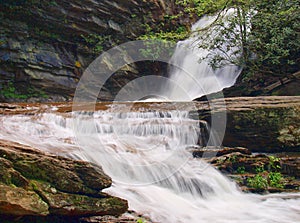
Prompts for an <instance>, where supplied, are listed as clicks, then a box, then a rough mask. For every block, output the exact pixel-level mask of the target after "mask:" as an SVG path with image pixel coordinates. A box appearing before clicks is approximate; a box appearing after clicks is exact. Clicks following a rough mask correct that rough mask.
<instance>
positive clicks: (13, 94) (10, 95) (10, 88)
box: [0, 81, 48, 99]
mask: <svg viewBox="0 0 300 223" xmlns="http://www.w3.org/2000/svg"><path fill="white" fill-rule="evenodd" d="M26 90H27V92H26V94H24V93H20V92H18V91H17V89H16V87H15V86H14V84H13V82H11V81H10V82H8V83H6V84H5V85H2V86H0V95H2V96H3V97H4V98H6V99H28V98H31V97H42V98H48V95H47V94H46V93H45V92H44V91H42V90H39V89H36V88H33V87H29V88H28V89H26Z"/></svg>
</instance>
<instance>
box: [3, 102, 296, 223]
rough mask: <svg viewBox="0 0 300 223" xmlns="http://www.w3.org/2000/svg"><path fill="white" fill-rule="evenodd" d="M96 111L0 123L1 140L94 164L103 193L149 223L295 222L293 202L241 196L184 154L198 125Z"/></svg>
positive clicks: (182, 115) (169, 115)
mask: <svg viewBox="0 0 300 223" xmlns="http://www.w3.org/2000/svg"><path fill="white" fill-rule="evenodd" d="M121 110H122V109H120V111H115V110H114V111H110V110H105V111H104V110H103V111H96V112H80V113H79V112H78V113H74V114H73V116H70V114H59V113H56V112H46V113H41V114H36V115H34V116H25V115H11V116H2V117H0V122H1V125H0V126H1V131H0V138H1V139H9V140H12V141H17V142H20V143H24V144H28V145H31V146H38V147H39V148H41V149H43V150H44V151H47V152H51V153H56V154H58V155H64V156H67V157H71V158H75V159H80V160H87V161H91V162H94V163H96V164H99V165H101V166H102V167H103V169H104V171H105V172H106V173H107V174H108V175H110V176H111V177H112V179H113V186H112V187H111V188H109V189H106V192H108V193H110V194H112V195H116V196H119V197H121V198H125V199H127V200H128V202H129V208H130V209H132V210H135V211H137V212H139V213H143V214H144V215H145V216H149V217H150V218H151V219H152V220H153V221H154V222H170V223H174V222H193V223H198V222H270V223H271V222H281V223H282V222H286V223H291V222H297V219H298V220H299V219H300V207H299V201H300V196H299V194H297V193H296V194H284V193H282V194H272V195H255V194H245V193H242V192H241V191H240V190H239V189H238V188H237V186H236V185H235V183H233V182H232V181H230V180H229V179H227V178H226V177H225V176H223V175H222V174H221V173H220V172H219V171H217V170H216V169H214V168H213V167H212V166H210V165H209V164H208V163H206V162H205V161H203V160H201V159H194V158H192V156H191V154H190V153H189V152H188V151H187V148H188V147H190V146H196V145H197V144H198V143H199V139H198V137H199V134H201V132H202V131H201V130H200V129H199V126H200V125H199V120H194V119H192V118H190V117H189V113H188V112H186V111H175V110H174V111H172V110H171V111H163V112H154V111H144V110H143V108H141V109H140V111H132V112H130V111H126V112H122V111H121Z"/></svg>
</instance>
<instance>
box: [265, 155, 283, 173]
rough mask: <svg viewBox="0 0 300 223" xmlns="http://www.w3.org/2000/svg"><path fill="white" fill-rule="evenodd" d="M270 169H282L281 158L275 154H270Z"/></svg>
mask: <svg viewBox="0 0 300 223" xmlns="http://www.w3.org/2000/svg"><path fill="white" fill-rule="evenodd" d="M268 169H269V170H270V171H278V170H280V169H281V166H280V158H278V157H275V156H269V165H268Z"/></svg>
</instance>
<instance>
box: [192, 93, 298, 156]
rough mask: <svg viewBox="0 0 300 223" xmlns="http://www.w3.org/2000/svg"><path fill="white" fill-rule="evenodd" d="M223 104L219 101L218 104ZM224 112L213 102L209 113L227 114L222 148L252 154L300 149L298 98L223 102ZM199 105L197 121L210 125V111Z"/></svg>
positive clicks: (240, 99)
mask: <svg viewBox="0 0 300 223" xmlns="http://www.w3.org/2000/svg"><path fill="white" fill-rule="evenodd" d="M221 101H222V100H221ZM225 103H226V108H225V107H224V106H222V103H220V106H219V105H218V100H216V101H215V102H214V109H213V110H212V113H213V114H215V115H216V117H217V116H218V112H220V111H222V112H226V114H227V126H226V132H225V137H224V141H223V144H224V145H225V146H229V147H235V146H242V147H246V148H249V149H251V150H252V151H254V152H285V151H299V149H300V116H299V112H300V97H299V96H266V97H236V98H226V99H225ZM203 104H204V105H205V104H206V103H200V105H202V106H199V107H200V108H202V110H199V111H198V113H199V116H200V119H206V120H207V121H208V122H210V116H211V113H210V112H211V111H210V107H209V106H208V107H206V108H205V107H203Z"/></svg>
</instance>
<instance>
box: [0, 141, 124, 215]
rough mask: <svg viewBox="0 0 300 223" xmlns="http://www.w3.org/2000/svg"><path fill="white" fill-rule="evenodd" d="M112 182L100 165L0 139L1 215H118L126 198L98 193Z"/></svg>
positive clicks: (122, 211) (121, 211)
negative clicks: (50, 153) (54, 154)
mask: <svg viewBox="0 0 300 223" xmlns="http://www.w3.org/2000/svg"><path fill="white" fill-rule="evenodd" d="M111 183H112V182H111V178H110V177H109V176H107V175H106V174H105V173H104V172H103V171H102V169H101V167H98V166H94V165H91V164H89V163H87V162H83V161H74V160H70V159H67V158H62V157H57V156H53V155H47V154H44V153H42V152H40V151H38V150H36V149H34V148H31V147H29V146H25V145H21V144H18V143H14V142H9V141H4V140H1V141H0V216H2V217H5V216H6V217H7V216H10V217H20V216H28V215H29V216H40V217H43V216H44V217H45V216H61V217H75V218H79V217H82V216H95V215H120V214H122V213H124V212H125V211H126V210H127V208H128V206H127V201H125V200H122V199H120V198H117V197H112V196H110V195H107V194H105V193H103V192H101V190H102V189H104V188H107V187H110V186H111ZM0 218H1V217H0Z"/></svg>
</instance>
